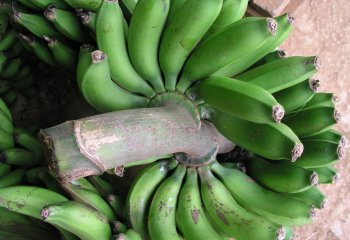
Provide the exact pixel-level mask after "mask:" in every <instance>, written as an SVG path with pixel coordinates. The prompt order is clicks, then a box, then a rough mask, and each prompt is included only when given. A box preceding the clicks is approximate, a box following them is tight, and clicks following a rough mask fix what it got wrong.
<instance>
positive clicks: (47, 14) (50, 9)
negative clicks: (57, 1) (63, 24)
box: [44, 4, 56, 21]
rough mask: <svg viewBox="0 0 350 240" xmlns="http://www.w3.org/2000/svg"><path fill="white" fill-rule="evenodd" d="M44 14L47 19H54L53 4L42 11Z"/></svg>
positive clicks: (54, 8)
mask: <svg viewBox="0 0 350 240" xmlns="http://www.w3.org/2000/svg"><path fill="white" fill-rule="evenodd" d="M44 16H45V17H46V18H47V19H48V20H50V21H54V20H55V19H56V7H55V6H54V5H53V4H51V5H49V6H48V7H47V8H46V10H45V11H44Z"/></svg>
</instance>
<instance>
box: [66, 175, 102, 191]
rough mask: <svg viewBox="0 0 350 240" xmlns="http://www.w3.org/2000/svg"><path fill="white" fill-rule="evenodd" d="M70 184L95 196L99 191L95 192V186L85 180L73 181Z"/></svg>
mask: <svg viewBox="0 0 350 240" xmlns="http://www.w3.org/2000/svg"><path fill="white" fill-rule="evenodd" d="M70 184H72V185H74V186H75V187H77V188H83V189H86V190H89V191H92V192H94V193H96V194H99V191H97V189H96V188H95V186H94V185H93V184H92V183H90V181H88V180H87V179H86V178H77V179H74V180H72V181H71V182H70Z"/></svg>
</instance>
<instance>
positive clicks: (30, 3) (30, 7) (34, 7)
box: [18, 0, 41, 11]
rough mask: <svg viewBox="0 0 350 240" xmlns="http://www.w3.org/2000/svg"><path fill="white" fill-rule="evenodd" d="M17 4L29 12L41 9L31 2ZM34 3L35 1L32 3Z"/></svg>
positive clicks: (23, 0) (26, 0)
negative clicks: (29, 10)
mask: <svg viewBox="0 0 350 240" xmlns="http://www.w3.org/2000/svg"><path fill="white" fill-rule="evenodd" d="M18 2H19V3H20V4H22V5H23V6H25V7H26V8H29V9H31V10H34V11H40V10H41V9H40V8H39V7H38V6H36V5H35V4H34V3H33V1H28V0H18ZM34 2H35V1H34Z"/></svg>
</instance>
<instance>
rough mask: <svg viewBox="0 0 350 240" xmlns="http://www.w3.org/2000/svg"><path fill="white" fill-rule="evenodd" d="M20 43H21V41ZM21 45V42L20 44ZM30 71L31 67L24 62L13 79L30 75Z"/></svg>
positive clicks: (17, 79) (16, 79)
mask: <svg viewBox="0 0 350 240" xmlns="http://www.w3.org/2000/svg"><path fill="white" fill-rule="evenodd" d="M21 44H22V43H21ZM22 45H23V44H22ZM31 73H32V67H30V66H29V65H28V64H25V65H24V66H22V67H21V69H20V70H19V72H18V74H16V77H15V78H14V79H13V80H14V81H19V80H21V79H23V78H25V77H28V76H30V74H31Z"/></svg>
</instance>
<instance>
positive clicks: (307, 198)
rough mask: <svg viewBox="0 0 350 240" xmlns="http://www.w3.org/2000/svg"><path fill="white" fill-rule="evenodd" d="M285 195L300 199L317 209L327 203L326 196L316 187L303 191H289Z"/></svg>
mask: <svg viewBox="0 0 350 240" xmlns="http://www.w3.org/2000/svg"><path fill="white" fill-rule="evenodd" d="M287 196H289V197H293V198H296V199H300V200H302V201H304V202H306V203H308V204H312V205H313V206H315V207H316V208H319V209H322V208H324V207H325V205H326V203H327V199H326V196H325V195H324V194H323V193H322V192H321V191H320V190H319V189H318V188H317V187H312V188H310V189H308V190H306V191H304V192H298V193H291V194H288V195H287Z"/></svg>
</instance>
